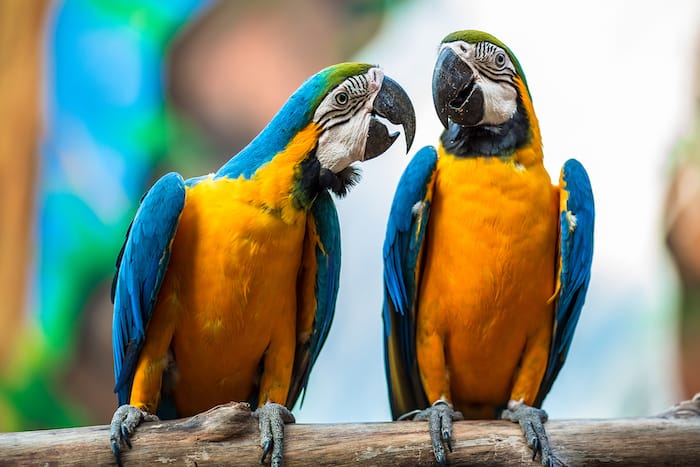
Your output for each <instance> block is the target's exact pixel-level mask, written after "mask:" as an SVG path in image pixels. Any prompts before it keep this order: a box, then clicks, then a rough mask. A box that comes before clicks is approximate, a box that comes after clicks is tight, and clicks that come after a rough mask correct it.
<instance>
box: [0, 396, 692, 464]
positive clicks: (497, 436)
mask: <svg viewBox="0 0 700 467" xmlns="http://www.w3.org/2000/svg"><path fill="white" fill-rule="evenodd" d="M546 427H547V432H548V434H549V438H550V442H551V444H552V446H553V448H554V449H555V452H556V456H557V458H558V459H559V460H561V461H562V462H563V463H565V464H568V465H591V464H603V463H605V464H620V465H661V464H665V465H669V464H672V465H673V464H682V465H700V394H698V395H696V396H695V398H694V399H693V400H692V401H686V402H684V403H681V404H678V405H677V406H675V407H674V408H672V409H670V410H669V411H668V412H665V413H664V414H661V415H659V416H656V417H646V418H628V419H616V420H551V421H549V422H547V424H546ZM285 434H286V438H285V451H284V456H285V457H284V463H285V465H286V466H290V467H291V466H299V465H348V464H354V465H406V466H408V465H411V466H413V465H434V464H435V461H434V458H433V454H432V451H431V446H430V439H429V435H428V431H427V424H426V423H424V422H410V421H409V422H395V423H363V424H355V423H352V424H351V423H349V424H337V425H322V424H313V425H288V426H287V428H286V432H285ZM132 442H133V449H131V450H128V449H126V450H125V451H124V456H123V460H124V463H125V465H127V466H137V465H156V464H176V465H198V466H201V465H206V464H226V465H254V464H256V463H257V462H258V461H259V458H260V455H261V452H262V451H261V449H260V447H259V445H258V442H259V433H258V428H257V422H256V420H255V419H253V418H252V417H251V414H250V408H249V407H248V405H247V404H244V403H230V404H225V405H221V406H218V407H215V408H213V409H211V410H209V411H207V412H204V413H202V414H200V415H196V416H194V417H191V418H187V419H181V420H174V421H168V422H155V423H145V424H143V425H141V426H140V427H139V428H138V429H137V431H136V433H135V435H134V436H133V438H132ZM453 448H454V451H453V452H451V453H449V454H448V461H449V463H450V464H452V465H466V464H469V465H537V463H536V462H533V461H532V460H531V454H530V450H529V449H528V448H527V446H526V445H525V441H524V438H523V436H522V434H521V432H520V429H519V427H518V426H517V425H516V424H513V423H510V422H507V421H500V420H488V421H487V420H483V421H482V420H479V421H464V422H457V423H455V425H454V442H453ZM13 464H45V465H55V464H60V465H107V464H114V460H113V458H112V453H111V451H110V446H109V427H108V426H93V427H82V428H70V429H60V430H42V431H27V432H18V433H0V465H13Z"/></svg>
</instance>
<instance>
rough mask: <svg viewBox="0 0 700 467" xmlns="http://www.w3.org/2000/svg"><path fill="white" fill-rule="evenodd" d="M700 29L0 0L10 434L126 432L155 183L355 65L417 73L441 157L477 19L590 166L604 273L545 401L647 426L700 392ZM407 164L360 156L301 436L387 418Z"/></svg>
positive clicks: (399, 151)
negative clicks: (386, 238) (454, 73)
mask: <svg viewBox="0 0 700 467" xmlns="http://www.w3.org/2000/svg"><path fill="white" fill-rule="evenodd" d="M699 26H700V3H698V2H696V1H694V0H679V1H675V2H661V1H651V0H649V1H631V0H630V1H614V2H610V1H604V0H593V1H587V2H578V3H570V2H566V3H562V2H555V1H548V2H545V1H537V2H519V1H517V0H512V1H487V0H483V1H458V0H441V1H428V0H385V1H373V0H351V1H339V0H336V1H327V0H291V1H289V0H286V1H283V0H266V1H261V2H248V1H214V0H206V1H203V0H174V1H169V2H161V1H157V0H140V1H137V0H99V1H98V0H68V1H63V2H61V1H55V2H49V1H47V0H28V1H21V0H7V1H3V2H0V123H1V124H0V223H1V225H2V228H1V229H0V430H3V431H9V430H13V431H14V430H24V429H35V428H47V427H64V426H75V425H83V424H104V423H107V422H108V421H109V419H110V418H111V415H112V412H113V411H114V409H115V408H116V398H115V397H114V394H113V393H112V386H113V376H112V357H111V341H110V339H111V337H110V336H111V303H110V301H109V285H110V281H111V276H112V274H113V272H114V261H115V259H116V256H117V253H118V251H119V248H120V246H121V243H122V241H123V239H124V233H125V231H126V227H127V225H128V223H129V221H130V220H131V218H132V217H133V215H134V213H135V211H136V207H137V205H138V201H139V199H140V197H141V195H142V194H143V192H144V191H145V190H146V189H147V188H148V187H149V186H150V185H151V184H152V183H153V181H154V180H155V179H157V178H158V177H159V176H160V175H162V174H163V173H165V172H167V171H170V170H177V171H179V172H180V173H182V174H183V176H185V177H191V176H195V175H200V174H203V173H208V172H212V171H215V170H216V169H217V168H218V167H219V166H220V165H221V164H222V163H223V162H224V161H225V160H227V159H228V158H229V157H230V156H231V155H232V154H235V153H236V152H237V151H238V150H239V149H240V148H242V147H243V146H244V145H245V144H246V143H247V142H248V141H250V139H251V138H252V137H253V136H255V134H257V132H258V131H259V130H260V129H261V128H262V127H263V126H264V125H265V124H266V123H267V121H268V120H269V119H270V118H271V117H272V115H273V114H274V113H275V112H276V111H277V109H278V108H279V107H280V106H281V104H282V103H283V102H284V101H285V100H286V98H287V97H288V96H289V95H290V94H291V93H292V92H293V91H294V89H295V88H296V87H298V86H299V84H301V82H302V81H303V80H304V79H305V78H306V77H308V76H309V75H311V74H313V73H315V72H316V71H318V70H319V69H321V68H323V67H325V66H327V65H330V64H332V63H336V62H340V61H347V60H358V61H366V62H371V63H378V64H380V65H381V66H382V67H383V68H384V69H385V71H386V73H387V74H389V75H390V76H392V77H393V78H394V79H395V80H397V81H398V82H399V83H401V84H402V86H403V87H404V88H405V89H406V90H407V92H408V93H409V95H410V96H411V98H412V99H413V101H414V105H415V107H416V113H417V118H418V128H417V134H416V140H415V143H414V145H415V146H414V148H415V149H414V151H415V150H417V149H418V148H420V147H422V146H424V145H427V144H434V143H436V142H437V138H438V135H439V133H440V124H439V121H438V119H437V118H436V115H435V112H434V110H433V106H432V98H431V95H430V89H431V86H430V80H431V75H432V68H433V65H434V61H435V58H436V52H437V46H438V44H439V42H440V40H441V39H442V37H444V36H445V35H446V34H447V33H449V32H451V31H454V30H457V29H483V30H486V31H489V32H491V33H492V34H494V35H496V36H497V37H499V38H500V39H501V40H503V41H504V42H505V43H506V44H508V45H510V46H511V48H512V50H513V51H514V52H515V54H516V55H517V56H518V58H519V60H520V62H521V64H522V65H523V68H524V70H525V73H526V74H527V77H528V83H529V84H530V90H531V93H532V95H533V99H534V104H535V109H536V111H537V113H538V116H539V119H540V126H541V130H542V134H543V140H544V145H545V158H546V166H547V169H548V170H549V172H550V174H551V176H552V179H553V180H555V181H556V180H557V179H558V174H559V168H560V167H561V165H562V163H563V162H564V160H566V159H567V158H569V157H576V158H577V159H579V160H580V161H581V162H582V163H583V164H584V165H585V166H586V168H587V169H588V171H589V173H590V176H591V179H592V183H593V188H594V194H595V197H596V202H597V214H598V220H597V225H596V227H597V231H596V238H595V241H596V250H595V256H594V265H593V278H592V281H591V286H590V290H589V294H588V300H587V305H586V307H585V308H584V312H583V314H582V317H581V320H580V323H579V326H578V330H577V333H576V336H575V338H574V343H573V346H572V348H571V351H570V354H569V359H568V362H567V364H566V365H565V366H564V369H563V370H562V372H561V374H560V376H559V378H558V381H557V382H556V383H555V385H554V388H553V390H552V392H551V393H550V396H549V397H548V398H547V399H546V401H545V404H544V408H545V409H547V410H548V411H549V413H550V416H551V417H552V418H570V417H617V416H633V415H645V414H652V413H655V412H659V411H661V410H663V409H665V408H666V407H667V406H669V405H671V404H672V403H674V402H675V401H677V400H679V399H684V398H689V397H690V396H692V395H693V394H694V393H695V392H697V391H700V375H699V374H698V369H700V248H698V246H700V74H699V71H700V68H699V67H698V65H700V60H699V58H700V57H699V52H700V48H699V46H700V29H699ZM399 141H400V140H399ZM403 150H404V147H403V146H402V145H401V143H397V144H396V147H394V148H392V150H391V151H390V152H389V153H388V154H387V155H385V156H383V157H381V158H378V159H375V160H373V161H370V162H368V163H367V164H364V165H363V167H362V169H363V174H364V175H363V180H362V182H361V183H360V185H359V186H358V187H356V188H355V189H354V190H353V192H352V193H351V194H350V195H349V196H348V197H347V198H345V199H343V200H340V201H338V203H337V205H338V209H339V215H340V221H341V225H342V235H343V269H342V276H341V287H340V294H339V298H338V306H337V310H336V318H335V322H334V325H333V328H332V330H331V333H330V336H329V338H328V340H327V343H326V346H325V348H324V350H323V352H322V354H321V356H320V358H319V360H318V362H317V364H316V367H315V369H314V372H313V373H312V375H311V380H310V385H309V390H308V394H307V396H306V399H305V403H304V406H303V407H302V408H299V407H297V408H296V409H295V413H296V415H297V420H298V421H300V422H354V421H383V420H389V418H390V415H389V407H388V401H387V396H386V387H385V380H384V372H383V361H382V344H381V342H382V329H381V319H380V315H381V303H382V282H381V267H382V264H381V245H382V242H383V235H384V228H385V226H386V218H387V215H388V210H389V206H390V204H391V199H392V197H393V191H394V188H395V186H396V183H397V182H398V178H399V176H400V174H401V172H402V171H403V168H404V167H405V166H406V164H407V163H408V160H409V157H407V156H405V155H404V154H403ZM414 151H412V153H413V152H414ZM524 286H526V285H524Z"/></svg>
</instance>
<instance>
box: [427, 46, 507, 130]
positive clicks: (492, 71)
mask: <svg viewBox="0 0 700 467" xmlns="http://www.w3.org/2000/svg"><path fill="white" fill-rule="evenodd" d="M444 48H449V49H451V50H452V51H453V52H454V53H455V54H456V55H457V56H458V57H459V58H460V59H461V60H462V61H464V63H466V64H467V65H468V66H469V68H471V70H472V73H474V82H475V83H476V84H477V85H478V86H479V87H480V88H481V91H482V93H483V96H484V116H483V118H482V119H481V121H480V122H479V124H480V125H502V124H503V123H505V122H507V121H508V120H509V119H510V118H511V117H512V116H513V114H515V111H516V110H517V102H518V92H517V90H516V88H515V84H514V83H513V78H514V77H515V76H516V71H515V66H514V65H513V63H512V62H511V60H510V57H509V56H508V54H507V53H506V52H505V50H503V49H502V48H501V47H499V46H497V45H495V44H492V43H491V42H477V43H476V44H470V43H468V42H464V41H454V42H448V43H446V44H443V45H442V47H441V48H440V51H442V50H443V49H444Z"/></svg>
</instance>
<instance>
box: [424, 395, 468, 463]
mask: <svg viewBox="0 0 700 467" xmlns="http://www.w3.org/2000/svg"><path fill="white" fill-rule="evenodd" d="M413 420H427V421H428V430H429V431H430V440H431V441H432V442H433V454H435V460H436V461H438V463H439V464H440V465H442V466H444V465H447V460H446V458H445V446H444V445H443V443H444V444H445V445H447V449H449V450H450V452H452V421H454V420H464V416H463V415H462V412H458V411H456V410H454V409H453V408H452V405H451V404H448V403H447V402H446V401H444V400H437V401H435V402H434V403H433V405H432V406H431V407H428V408H427V409H425V410H421V411H418V413H416V415H415V416H414V417H413Z"/></svg>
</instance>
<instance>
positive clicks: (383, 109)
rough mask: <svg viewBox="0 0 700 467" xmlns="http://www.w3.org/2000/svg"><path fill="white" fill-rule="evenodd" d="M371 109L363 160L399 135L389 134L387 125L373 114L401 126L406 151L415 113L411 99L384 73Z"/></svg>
mask: <svg viewBox="0 0 700 467" xmlns="http://www.w3.org/2000/svg"><path fill="white" fill-rule="evenodd" d="M372 110H373V112H372V118H371V120H370V122H369V131H368V132H367V143H366V144H365V154H364V158H363V160H367V159H372V158H373V157H377V156H378V155H380V154H383V153H384V152H385V151H386V150H387V149H389V147H390V146H391V145H392V144H394V141H396V138H397V137H398V136H399V133H398V132H394V133H392V134H389V130H388V129H387V127H386V126H385V125H384V124H383V123H382V122H381V121H380V120H378V119H376V118H375V115H379V116H381V117H384V118H386V119H387V120H389V121H390V122H391V123H395V124H397V125H402V126H403V132H404V136H405V137H406V152H408V150H409V149H410V148H411V145H412V144H413V137H414V136H415V134H416V114H415V112H414V111H413V104H411V99H409V98H408V94H406V91H404V90H403V88H402V87H401V86H399V85H398V83H397V82H396V81H394V80H393V79H391V78H389V77H388V76H386V75H385V76H384V80H383V81H382V87H381V88H380V89H379V93H378V94H377V95H376V96H375V98H374V104H373V106H372Z"/></svg>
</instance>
